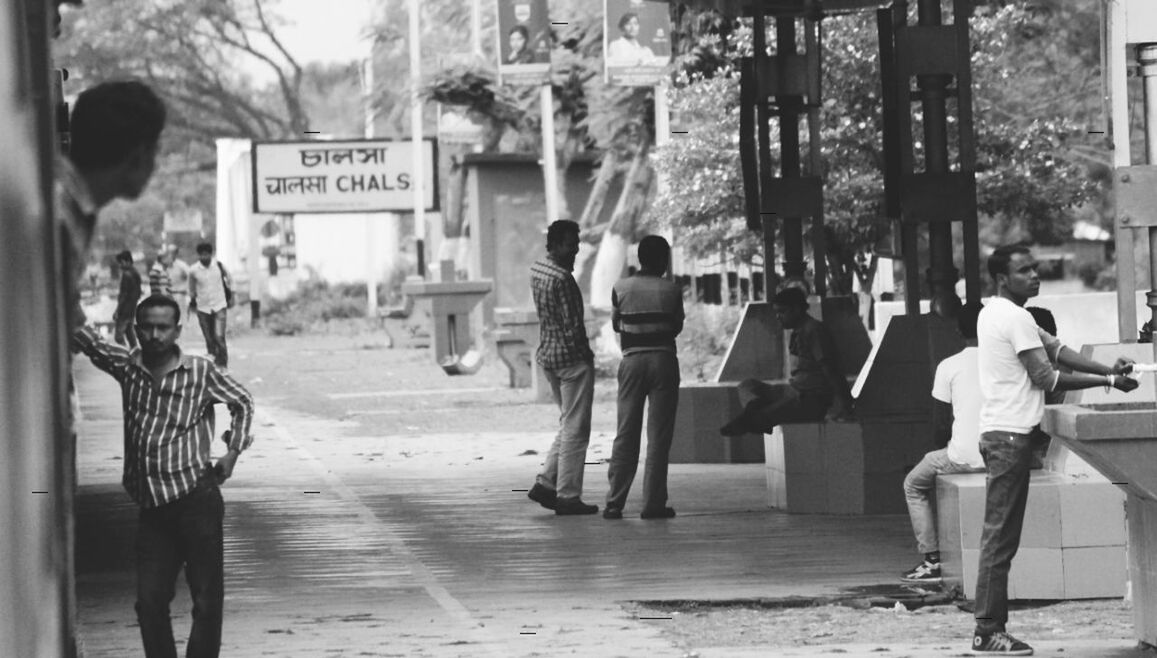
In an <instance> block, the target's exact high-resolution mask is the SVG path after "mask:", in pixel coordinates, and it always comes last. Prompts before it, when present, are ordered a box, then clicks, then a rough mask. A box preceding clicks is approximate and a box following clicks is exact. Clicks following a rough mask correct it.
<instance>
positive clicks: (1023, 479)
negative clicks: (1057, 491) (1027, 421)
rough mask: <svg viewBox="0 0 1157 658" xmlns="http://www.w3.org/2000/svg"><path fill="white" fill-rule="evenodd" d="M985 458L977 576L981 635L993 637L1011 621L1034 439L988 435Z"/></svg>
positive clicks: (983, 444) (1010, 434)
mask: <svg viewBox="0 0 1157 658" xmlns="http://www.w3.org/2000/svg"><path fill="white" fill-rule="evenodd" d="M980 455H981V456H982V457H984V464H985V466H986V467H987V469H988V478H987V487H986V489H985V503H984V530H983V531H982V532H981V535H980V566H979V569H978V570H977V578H976V632H977V633H983V634H988V633H993V632H996V631H1003V630H1004V625H1005V624H1006V623H1007V622H1008V571H1009V569H1010V568H1011V567H1012V558H1013V557H1014V556H1016V551H1017V549H1018V548H1020V532H1021V529H1022V528H1023V527H1024V510H1025V505H1026V504H1027V503H1028V480H1029V466H1030V465H1031V464H1032V457H1033V439H1032V435H1031V434H1016V433H1013V432H984V433H983V434H981V435H980Z"/></svg>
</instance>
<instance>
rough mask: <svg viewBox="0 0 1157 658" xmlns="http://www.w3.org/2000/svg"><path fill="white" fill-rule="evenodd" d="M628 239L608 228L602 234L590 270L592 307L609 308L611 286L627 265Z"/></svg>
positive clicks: (607, 309)
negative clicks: (593, 263)
mask: <svg viewBox="0 0 1157 658" xmlns="http://www.w3.org/2000/svg"><path fill="white" fill-rule="evenodd" d="M630 246H631V243H630V239H629V238H628V237H626V236H623V235H619V234H617V233H614V232H613V231H610V230H608V231H607V232H606V233H604V234H603V241H602V243H600V244H599V253H598V255H596V256H595V265H594V269H593V270H592V271H591V306H592V307H593V308H597V309H601V310H606V311H609V310H611V288H613V287H614V285H615V281H618V280H619V279H620V278H622V276H623V270H624V269H625V268H626V265H627V249H628V248H630Z"/></svg>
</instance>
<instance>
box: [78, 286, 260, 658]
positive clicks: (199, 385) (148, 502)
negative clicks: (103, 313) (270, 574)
mask: <svg viewBox="0 0 1157 658" xmlns="http://www.w3.org/2000/svg"><path fill="white" fill-rule="evenodd" d="M136 320H137V321H136V332H137V337H138V338H139V339H140V347H139V348H134V349H132V350H128V349H125V348H123V347H121V346H119V345H113V344H110V343H107V342H105V341H104V340H102V339H101V338H100V335H99V334H98V333H97V332H96V331H95V330H94V329H92V328H91V327H84V328H82V329H80V330H79V331H78V332H77V333H76V334H75V335H74V337H73V341H74V344H75V345H76V347H77V348H78V349H80V350H81V351H82V352H84V353H85V354H86V355H88V357H89V359H91V360H92V363H93V365H95V366H96V367H97V368H100V369H101V370H103V371H105V372H107V373H108V374H110V375H112V376H113V378H114V379H116V380H117V382H118V383H119V384H120V385H121V393H122V400H123V410H124V441H125V456H124V463H125V469H124V478H123V483H124V487H125V490H126V491H128V494H129V496H130V497H132V499H133V501H134V502H136V503H137V505H139V506H140V515H139V527H138V529H137V603H136V609H137V619H138V620H139V621H140V626H141V638H142V640H143V641H144V645H145V656H147V658H176V656H177V649H176V644H175V641H174V640H173V626H172V622H171V620H170V618H169V604H170V603H171V602H172V600H173V596H174V595H175V594H176V584H177V574H178V573H179V572H180V570H181V567H182V566H184V567H185V578H186V580H187V581H188V583H189V593H190V594H191V595H192V597H193V628H192V631H191V633H190V634H189V644H188V649H187V653H186V654H185V655H186V656H187V657H188V658H216V657H217V656H218V655H219V654H220V652H221V622H222V613H223V604H224V600H225V543H224V532H223V530H222V522H223V520H224V516H225V504H224V502H223V501H222V499H221V490H220V488H219V487H220V485H221V484H223V483H224V482H225V481H226V480H228V479H229V477H230V476H231V475H232V474H233V466H234V464H236V463H237V457H238V456H239V455H240V454H241V452H242V451H243V450H245V449H246V448H248V447H249V444H250V443H252V441H253V438H252V437H251V436H250V435H249V427H250V425H251V423H252V420H253V398H252V397H251V396H250V395H249V392H248V391H246V390H245V389H244V388H243V387H242V386H241V385H240V384H238V383H237V381H236V380H234V379H233V378H232V377H230V376H229V375H227V374H224V373H222V372H221V370H220V369H218V368H217V367H216V366H215V365H213V362H212V361H210V360H208V359H204V358H201V357H198V356H190V355H187V354H184V353H182V352H181V348H180V347H178V346H177V338H178V337H179V336H180V335H181V311H180V308H179V307H178V305H177V302H176V301H174V300H173V298H172V297H166V296H163V295H152V296H150V297H147V298H146V299H145V300H144V301H143V302H141V304H140V305H139V306H138V307H137V309H136ZM216 403H224V404H225V405H226V406H227V407H228V409H229V414H230V415H231V416H232V422H231V424H230V429H229V431H227V432H225V434H224V436H223V437H222V438H223V439H224V440H225V442H226V443H227V444H228V446H229V450H228V452H227V453H226V454H225V456H224V457H221V459H219V460H218V461H217V463H216V465H214V464H212V462H211V459H210V456H209V447H210V444H211V443H212V441H213V405H214V404H216Z"/></svg>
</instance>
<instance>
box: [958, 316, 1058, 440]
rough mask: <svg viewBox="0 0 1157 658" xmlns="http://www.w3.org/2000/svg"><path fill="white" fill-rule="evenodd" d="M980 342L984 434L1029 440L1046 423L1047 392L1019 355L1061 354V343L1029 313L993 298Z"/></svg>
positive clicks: (979, 329)
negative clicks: (1015, 435)
mask: <svg viewBox="0 0 1157 658" xmlns="http://www.w3.org/2000/svg"><path fill="white" fill-rule="evenodd" d="M976 338H977V341H978V343H979V346H978V358H977V363H978V365H979V372H978V374H979V378H980V399H981V402H980V431H981V432H982V433H983V432H998V431H999V432H1016V433H1018V434H1028V433H1029V432H1030V431H1032V428H1033V427H1035V426H1036V425H1038V424H1039V423H1040V421H1041V418H1042V417H1044V411H1045V392H1044V390H1042V389H1040V388H1037V387H1036V386H1035V385H1033V383H1032V380H1031V379H1029V376H1028V371H1027V370H1025V367H1024V364H1022V363H1021V362H1020V358H1019V357H1018V356H1017V355H1018V354H1020V353H1021V352H1024V351H1026V350H1031V349H1036V348H1038V347H1041V348H1045V351H1046V353H1050V354H1056V353H1057V350H1059V349H1060V342H1059V341H1057V339H1056V338H1053V337H1052V336H1050V335H1049V334H1047V333H1045V332H1044V331H1043V330H1041V329H1039V328H1037V326H1036V323H1035V322H1034V321H1033V319H1032V315H1031V314H1030V313H1029V312H1028V311H1026V310H1024V309H1023V308H1021V307H1020V306H1017V305H1016V304H1014V303H1012V302H1011V301H1009V300H1007V299H1005V298H1004V297H993V298H992V299H990V300H989V302H988V303H987V304H985V306H984V308H983V309H981V310H980V316H979V317H978V318H977V320H976ZM1042 340H1043V341H1046V342H1047V343H1048V344H1047V346H1046V343H1045V342H1042Z"/></svg>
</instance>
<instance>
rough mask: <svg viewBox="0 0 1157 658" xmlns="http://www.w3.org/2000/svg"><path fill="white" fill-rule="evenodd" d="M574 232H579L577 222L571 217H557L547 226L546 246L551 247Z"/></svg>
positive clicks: (574, 233)
mask: <svg viewBox="0 0 1157 658" xmlns="http://www.w3.org/2000/svg"><path fill="white" fill-rule="evenodd" d="M572 234H573V235H578V234H579V225H578V224H577V223H575V222H573V221H571V220H569V219H556V220H555V221H553V222H551V224H550V226H548V227H547V228H546V248H547V249H550V248H551V247H553V246H555V245H557V244H559V243H560V242H562V240H563V238H565V237H567V236H569V235H572Z"/></svg>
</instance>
